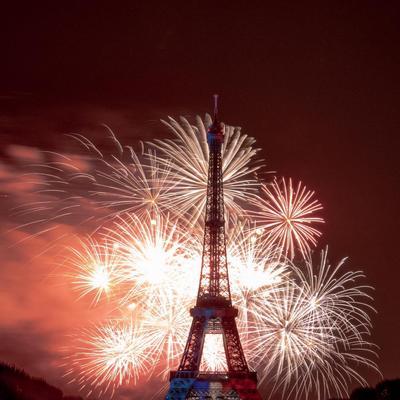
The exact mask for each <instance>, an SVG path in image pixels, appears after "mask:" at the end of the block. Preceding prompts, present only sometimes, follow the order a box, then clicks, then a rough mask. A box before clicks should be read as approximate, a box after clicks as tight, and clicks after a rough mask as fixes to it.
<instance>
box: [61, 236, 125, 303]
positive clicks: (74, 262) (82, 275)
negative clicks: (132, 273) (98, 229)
mask: <svg viewBox="0 0 400 400" xmlns="http://www.w3.org/2000/svg"><path fill="white" fill-rule="evenodd" d="M68 250H69V251H68V258H67V259H66V262H65V265H64V266H65V268H66V269H67V271H68V273H67V277H69V278H70V280H71V283H72V285H73V287H74V289H75V290H77V291H78V292H80V297H82V296H86V295H88V294H94V296H93V303H94V304H96V303H98V302H99V301H100V299H101V298H102V297H104V296H106V297H109V296H110V294H111V292H112V290H113V288H114V287H115V286H116V285H117V284H118V281H119V278H118V271H119V269H120V266H121V256H120V255H119V254H118V253H117V252H115V251H114V249H113V247H112V246H109V245H108V244H107V243H106V242H104V243H98V242H97V241H95V240H94V239H92V238H90V237H89V238H87V239H86V240H85V241H81V242H80V246H79V248H77V247H75V248H74V247H69V249H68Z"/></svg>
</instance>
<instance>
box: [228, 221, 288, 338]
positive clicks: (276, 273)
mask: <svg viewBox="0 0 400 400" xmlns="http://www.w3.org/2000/svg"><path fill="white" fill-rule="evenodd" d="M251 225H252V224H251V222H250V221H249V220H244V221H243V220H237V219H236V220H234V221H232V223H231V226H232V228H231V229H230V231H229V232H228V248H227V252H228V260H229V277H230V282H231V293H232V297H233V302H234V304H235V306H236V307H238V309H239V317H240V319H239V323H240V324H241V327H242V331H243V332H247V331H248V318H249V310H250V309H251V308H252V306H253V302H254V301H256V302H257V301H258V299H259V298H260V296H263V297H266V296H268V295H269V294H270V292H272V291H274V290H279V286H280V285H281V283H282V281H283V280H284V279H285V277H286V276H287V275H288V273H289V269H288V265H287V263H286V262H285V261H284V260H283V258H282V257H281V255H280V252H279V251H277V249H274V248H272V247H271V246H270V244H269V243H268V242H267V241H266V240H265V237H264V235H263V229H257V228H255V227H254V226H251Z"/></svg>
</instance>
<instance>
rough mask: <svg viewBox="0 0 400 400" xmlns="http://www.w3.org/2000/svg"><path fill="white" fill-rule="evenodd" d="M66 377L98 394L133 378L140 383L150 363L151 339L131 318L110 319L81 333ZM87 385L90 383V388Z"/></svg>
mask: <svg viewBox="0 0 400 400" xmlns="http://www.w3.org/2000/svg"><path fill="white" fill-rule="evenodd" d="M76 343H77V346H76V349H75V351H74V353H73V357H72V356H70V358H72V360H71V368H70V370H69V371H68V372H67V374H66V376H67V377H72V381H76V382H78V383H79V384H81V388H82V390H83V389H87V395H88V396H90V395H91V394H92V393H94V392H97V393H98V395H99V396H102V395H103V394H104V393H107V392H108V391H110V390H111V396H112V395H113V392H114V391H115V389H116V388H117V387H119V386H121V385H122V384H127V383H129V382H131V381H133V382H134V383H136V382H137V380H138V379H139V377H140V376H141V375H142V374H143V373H145V372H146V371H147V370H148V369H149V367H150V362H151V360H149V358H148V351H147V350H148V349H149V344H150V343H149V341H148V340H147V338H146V335H145V334H144V333H143V331H142V329H141V327H140V326H138V325H135V324H134V323H133V322H132V321H129V322H127V321H109V322H107V323H105V324H103V325H102V326H100V327H95V328H92V329H88V330H86V331H83V332H80V334H79V336H78V337H77V339H76ZM87 386H89V387H88V388H87Z"/></svg>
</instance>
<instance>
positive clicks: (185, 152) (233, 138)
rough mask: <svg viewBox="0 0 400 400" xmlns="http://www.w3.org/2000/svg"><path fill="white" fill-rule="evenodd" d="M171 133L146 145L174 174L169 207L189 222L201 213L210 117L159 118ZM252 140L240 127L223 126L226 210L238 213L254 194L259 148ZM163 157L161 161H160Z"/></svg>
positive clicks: (203, 207)
mask: <svg viewBox="0 0 400 400" xmlns="http://www.w3.org/2000/svg"><path fill="white" fill-rule="evenodd" d="M162 122H163V123H164V124H165V125H166V126H167V127H168V128H169V129H170V131H171V132H172V133H173V134H174V139H162V140H157V139H155V140H153V141H152V142H149V145H150V146H152V147H154V148H155V149H156V150H157V151H158V152H159V155H160V156H161V157H160V158H159V161H160V162H164V163H165V165H166V166H167V167H168V168H170V170H171V172H173V173H174V174H175V175H176V177H178V180H177V184H176V195H175V197H174V200H173V201H171V207H170V208H171V209H175V210H179V212H180V213H185V214H186V215H187V216H188V217H189V218H190V219H191V221H193V222H196V221H197V220H198V219H199V218H202V217H203V215H204V209H205V203H206V188H207V177H208V144H207V129H208V127H209V126H210V125H211V123H212V120H211V117H210V116H209V115H208V114H207V115H206V117H205V119H204V120H203V119H201V118H200V117H199V116H197V117H196V123H195V125H192V124H190V123H189V122H188V120H187V119H186V118H184V117H181V118H180V121H177V120H175V119H173V118H169V120H168V121H162ZM254 143H255V139H254V138H252V137H249V136H247V135H245V134H243V133H242V132H241V128H239V127H232V126H228V125H225V137H224V143H223V146H222V157H223V165H222V169H223V180H224V198H225V207H226V210H227V211H228V212H229V213H231V214H234V215H238V216H240V215H242V214H243V208H245V207H246V205H247V204H248V199H249V197H250V196H254V195H255V194H256V193H257V191H258V188H259V183H258V180H257V179H256V177H255V176H254V173H255V172H256V171H257V170H259V169H260V168H261V166H262V164H261V163H260V162H259V161H257V160H256V159H255V156H256V154H257V152H258V150H259V149H257V148H254V147H253V145H254ZM162 160H164V161H162Z"/></svg>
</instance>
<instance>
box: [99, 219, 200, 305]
mask: <svg viewBox="0 0 400 400" xmlns="http://www.w3.org/2000/svg"><path fill="white" fill-rule="evenodd" d="M106 238H107V240H108V241H110V242H112V243H113V247H114V248H115V249H116V250H117V251H118V252H119V253H120V254H121V256H122V259H123V261H122V267H121V268H120V269H119V274H120V281H121V282H126V283H128V284H129V285H130V289H129V290H128V291H127V293H126V295H125V296H124V297H123V298H122V299H121V301H122V302H127V304H129V303H130V302H132V301H134V302H136V301H137V300H138V299H139V300H140V298H141V297H143V296H144V297H145V298H146V299H152V298H153V292H154V293H156V295H160V294H161V293H162V292H165V295H166V296H168V295H170V294H172V295H173V294H174V293H175V292H176V291H185V292H187V293H189V295H191V296H193V293H195V287H197V284H198V276H196V274H195V273H194V271H193V268H192V266H193V261H195V260H199V257H200V251H199V250H200V244H199V243H198V242H197V241H196V240H194V239H193V236H192V235H190V234H189V233H188V231H187V230H186V231H185V230H184V229H183V226H180V225H179V224H178V223H177V222H176V221H174V220H172V219H170V218H169V216H168V215H166V216H164V215H162V214H158V215H155V216H154V217H153V216H151V215H150V213H147V214H146V215H145V216H143V217H142V218H140V217H138V216H136V215H135V214H127V215H126V216H121V217H118V218H117V219H116V220H115V221H114V224H113V227H112V229H108V230H107V233H106ZM199 268H200V265H199V266H198V267H197V269H196V270H199Z"/></svg>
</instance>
